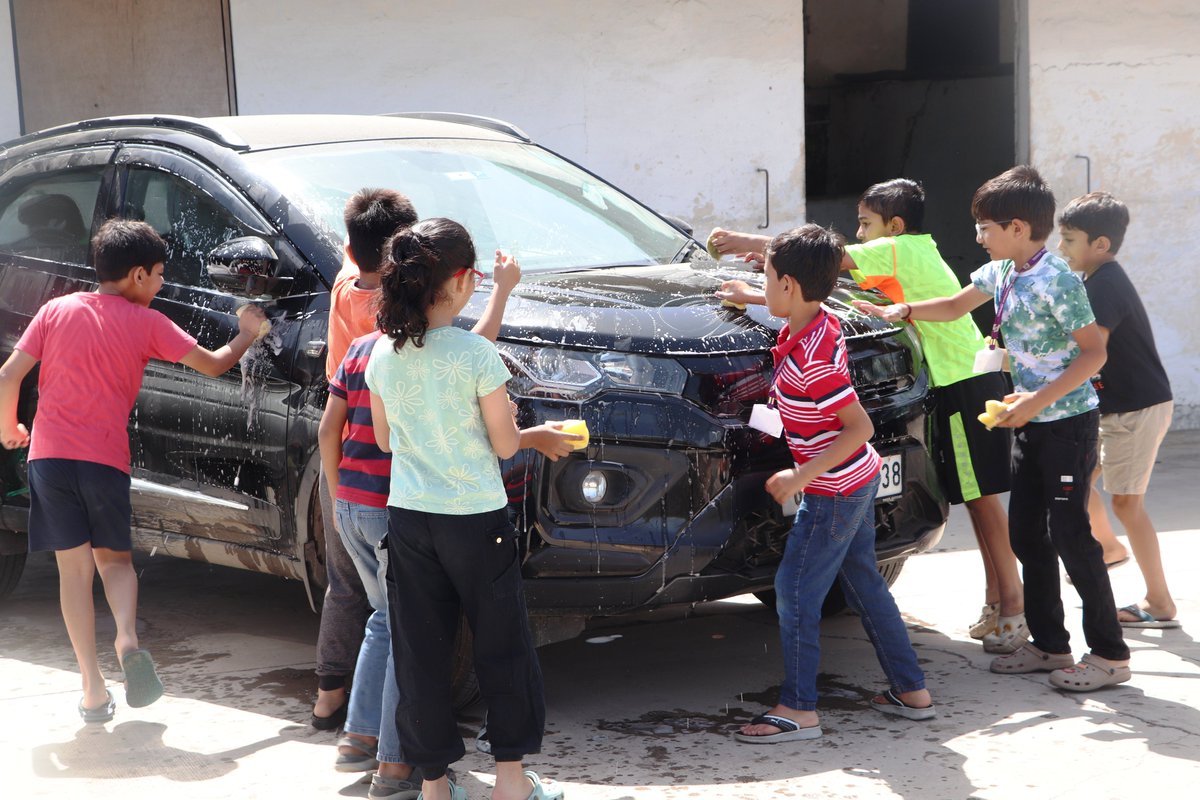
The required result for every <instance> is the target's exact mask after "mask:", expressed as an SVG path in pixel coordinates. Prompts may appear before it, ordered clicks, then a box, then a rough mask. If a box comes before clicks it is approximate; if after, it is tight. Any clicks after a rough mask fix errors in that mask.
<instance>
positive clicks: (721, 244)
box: [708, 228, 754, 256]
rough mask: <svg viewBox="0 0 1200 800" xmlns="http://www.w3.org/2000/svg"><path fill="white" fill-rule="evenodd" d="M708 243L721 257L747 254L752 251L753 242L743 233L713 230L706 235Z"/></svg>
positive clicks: (721, 229) (720, 229) (722, 229)
mask: <svg viewBox="0 0 1200 800" xmlns="http://www.w3.org/2000/svg"><path fill="white" fill-rule="evenodd" d="M708 243H709V244H710V245H711V246H712V249H713V250H715V251H716V252H717V253H719V254H720V255H723V256H727V255H731V254H734V255H736V254H740V253H749V252H751V251H753V250H754V242H753V240H752V239H750V238H749V237H747V236H746V235H745V234H743V233H738V232H737V231H727V230H725V229H724V228H713V230H712V233H710V234H709V235H708Z"/></svg>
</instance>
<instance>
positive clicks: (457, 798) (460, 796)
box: [367, 771, 562, 800]
mask: <svg viewBox="0 0 1200 800" xmlns="http://www.w3.org/2000/svg"><path fill="white" fill-rule="evenodd" d="M525 774H526V775H531V774H533V773H531V772H529V771H526V772H525ZM535 777H536V776H535ZM372 785H373V784H372ZM417 785H418V786H419V785H420V784H419V783H418V784H417ZM537 787H538V785H537V783H536V782H535V783H534V785H533V794H531V795H529V796H530V797H534V796H536V794H537ZM367 796H368V797H375V796H374V795H371V794H370V793H368V794H367ZM558 796H559V797H562V792H559V793H558ZM423 797H424V795H422V794H421V793H420V792H417V796H416V800H422V798H423ZM387 800H402V798H400V797H399V796H397V797H394V798H393V797H392V796H391V795H388V798H387ZM450 800H467V790H466V789H464V788H463V787H461V786H459V785H458V784H457V783H455V782H454V779H453V778H451V779H450Z"/></svg>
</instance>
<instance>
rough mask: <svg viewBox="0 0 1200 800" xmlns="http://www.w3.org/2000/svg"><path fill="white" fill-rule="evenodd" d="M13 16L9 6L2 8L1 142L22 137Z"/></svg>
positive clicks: (0, 33)
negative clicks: (13, 42)
mask: <svg viewBox="0 0 1200 800" xmlns="http://www.w3.org/2000/svg"><path fill="white" fill-rule="evenodd" d="M12 40H13V34H12V16H11V15H10V13H9V8H8V7H7V4H5V6H2V7H0V142H5V141H8V140H9V139H12V138H14V137H16V136H20V135H21V109H20V105H19V104H18V102H17V54H16V53H15V52H13V48H12Z"/></svg>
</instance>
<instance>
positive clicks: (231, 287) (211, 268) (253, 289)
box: [207, 236, 292, 297]
mask: <svg viewBox="0 0 1200 800" xmlns="http://www.w3.org/2000/svg"><path fill="white" fill-rule="evenodd" d="M278 265H279V256H277V255H276V254H275V250H274V249H273V248H272V247H271V245H269V244H267V243H266V242H265V241H263V240H262V239H260V238H258V237H257V236H240V237H238V238H236V239H230V240H229V241H227V242H222V243H221V244H219V245H217V246H216V247H214V248H213V249H212V251H211V252H210V253H209V254H208V263H207V268H208V277H209V279H210V280H211V281H212V282H213V285H214V286H216V287H217V288H218V289H220V290H221V291H223V292H229V293H230V294H236V295H240V296H242V297H259V296H261V295H274V294H276V293H277V290H278V289H279V288H280V287H281V285H282V284H287V283H289V282H290V281H291V280H292V278H291V276H290V275H278V274H276V273H277V267H278Z"/></svg>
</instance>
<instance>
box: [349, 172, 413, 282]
mask: <svg viewBox="0 0 1200 800" xmlns="http://www.w3.org/2000/svg"><path fill="white" fill-rule="evenodd" d="M344 219H345V221H346V234H347V236H348V237H349V239H350V255H351V256H353V257H354V263H355V264H356V265H357V266H358V270H359V272H378V271H379V267H380V265H381V264H382V263H383V245H384V243H385V242H387V240H388V237H390V236H391V235H392V234H393V233H395V232H396V231H397V230H398V229H399V228H407V227H409V226H410V225H413V224H414V223H415V222H416V221H417V212H416V209H414V208H413V204H412V202H411V201H409V199H408V198H407V197H405V196H404V195H402V194H400V193H399V192H397V191H393V190H392V189H359V190H358V191H357V192H355V193H354V196H353V197H351V198H350V199H349V200H347V201H346V212H345V215H344Z"/></svg>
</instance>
